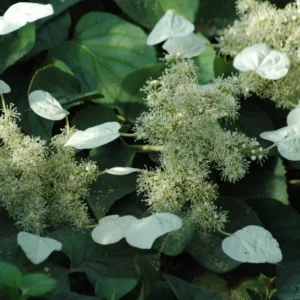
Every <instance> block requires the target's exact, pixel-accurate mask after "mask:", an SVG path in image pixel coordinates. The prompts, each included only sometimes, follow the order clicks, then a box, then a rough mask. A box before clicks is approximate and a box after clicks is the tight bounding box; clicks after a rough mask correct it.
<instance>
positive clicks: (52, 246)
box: [17, 232, 62, 265]
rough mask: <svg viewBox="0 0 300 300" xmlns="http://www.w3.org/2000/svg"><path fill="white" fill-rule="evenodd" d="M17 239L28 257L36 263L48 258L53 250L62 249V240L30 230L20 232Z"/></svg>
mask: <svg viewBox="0 0 300 300" xmlns="http://www.w3.org/2000/svg"><path fill="white" fill-rule="evenodd" d="M17 241H18V245H19V246H20V247H21V248H22V250H23V251H24V253H25V254H26V256H27V258H28V259H29V260H30V261H31V262H32V263H34V264H35V265H37V264H40V263H41V262H43V261H44V260H45V259H47V258H48V256H49V255H50V254H51V253H52V252H53V251H60V250H61V249H62V244H61V243H60V242H58V241H56V240H54V239H50V238H43V237H40V236H38V235H35V234H31V233H28V232H19V233H18V236H17Z"/></svg>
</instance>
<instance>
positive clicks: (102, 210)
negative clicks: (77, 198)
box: [87, 174, 135, 219]
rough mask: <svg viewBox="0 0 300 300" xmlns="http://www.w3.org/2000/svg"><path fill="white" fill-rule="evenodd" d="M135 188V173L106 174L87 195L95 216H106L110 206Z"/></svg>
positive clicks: (94, 184)
mask: <svg viewBox="0 0 300 300" xmlns="http://www.w3.org/2000/svg"><path fill="white" fill-rule="evenodd" d="M134 190H135V175H134V174H130V175H126V176H115V175H109V174H105V175H102V176H100V177H99V179H98V180H97V181H96V182H95V183H93V184H92V186H91V192H90V194H89V195H88V197H87V201H88V204H89V206H90V207H91V209H92V211H93V213H94V215H95V217H96V218H97V219H100V218H102V217H104V216H105V214H106V213H107V212H108V210H109V209H110V207H111V206H112V205H113V204H114V203H115V202H116V201H117V200H119V199H121V198H122V197H124V196H125V195H127V194H130V193H132V192H133V191H134Z"/></svg>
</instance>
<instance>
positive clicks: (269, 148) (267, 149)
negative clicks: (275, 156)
mask: <svg viewBox="0 0 300 300" xmlns="http://www.w3.org/2000/svg"><path fill="white" fill-rule="evenodd" d="M276 146H277V145H276V144H273V145H271V146H270V147H268V148H265V149H263V152H268V151H269V150H271V149H273V148H275V147H276Z"/></svg>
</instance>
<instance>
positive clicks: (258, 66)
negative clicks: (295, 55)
mask: <svg viewBox="0 0 300 300" xmlns="http://www.w3.org/2000/svg"><path fill="white" fill-rule="evenodd" d="M233 66H234V67H235V68H236V69H237V70H239V71H241V72H247V71H255V72H256V73H257V74H258V75H259V76H261V77H262V78H265V79H270V80H277V79H280V78H282V77H284V76H285V75H286V74H287V73H288V71H289V68H290V59H289V58H288V56H287V54H286V53H281V52H278V51H274V50H272V49H271V48H269V47H268V46H267V45H266V44H256V45H253V46H251V47H247V48H245V49H244V50H243V51H242V52H240V53H239V54H238V55H237V56H236V57H235V58H234V61H233Z"/></svg>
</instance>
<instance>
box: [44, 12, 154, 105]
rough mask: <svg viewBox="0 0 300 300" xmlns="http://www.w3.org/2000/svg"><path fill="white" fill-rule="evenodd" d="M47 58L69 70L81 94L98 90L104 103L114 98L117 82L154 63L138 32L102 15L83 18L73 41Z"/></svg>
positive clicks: (143, 38)
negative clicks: (68, 67)
mask: <svg viewBox="0 0 300 300" xmlns="http://www.w3.org/2000/svg"><path fill="white" fill-rule="evenodd" d="M49 55H50V57H55V58H58V59H61V60H62V61H64V62H65V63H66V64H67V65H68V66H70V67H71V69H72V70H73V71H74V73H75V75H76V76H77V78H78V79H79V81H80V82H81V83H82V92H84V93H85V92H90V91H95V90H99V91H101V92H102V93H103V95H104V96H105V98H106V99H114V98H115V97H116V93H117V91H118V86H119V84H120V81H121V80H122V79H123V78H124V77H125V76H126V75H127V74H129V73H130V72H131V71H133V70H135V69H138V68H139V67H141V66H144V65H146V64H151V63H154V62H155V60H156V58H155V52H154V49H153V47H149V46H147V45H146V35H145V34H144V32H143V31H142V30H141V29H140V28H138V27H137V26H135V25H133V24H130V23H128V22H126V21H124V20H122V19H120V18H119V17H117V16H114V15H111V14H108V13H103V12H91V13H88V14H86V15H84V16H83V17H82V18H81V19H80V21H79V22H78V23H77V26H76V28H75V33H74V38H73V40H72V41H69V42H66V43H63V44H62V45H61V46H59V47H57V48H55V49H53V50H51V51H50V54H49Z"/></svg>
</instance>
